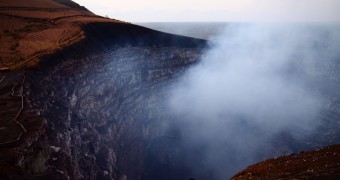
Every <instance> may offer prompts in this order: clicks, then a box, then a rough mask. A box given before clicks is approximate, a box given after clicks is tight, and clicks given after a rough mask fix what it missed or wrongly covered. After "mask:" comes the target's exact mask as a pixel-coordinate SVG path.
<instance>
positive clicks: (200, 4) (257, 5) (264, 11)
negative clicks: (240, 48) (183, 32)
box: [74, 0, 340, 22]
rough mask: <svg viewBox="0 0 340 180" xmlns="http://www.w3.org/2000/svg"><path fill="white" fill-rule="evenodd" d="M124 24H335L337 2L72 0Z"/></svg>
mask: <svg viewBox="0 0 340 180" xmlns="http://www.w3.org/2000/svg"><path fill="white" fill-rule="evenodd" d="M74 1H75V2H77V3H79V4H81V5H83V6H85V7H86V8H88V9H89V10H91V11H92V12H94V13H96V14H98V15H101V16H109V17H110V18H114V19H119V20H123V21H128V22H235V21H236V22H259V21H260V22H306V21H307V22H334V21H336V22H339V21H340V0H181V1H178V0H177V1H175V0H143V1H141V0H124V1H122V0H74Z"/></svg>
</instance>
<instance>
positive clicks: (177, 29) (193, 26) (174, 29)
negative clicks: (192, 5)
mask: <svg viewBox="0 0 340 180" xmlns="http://www.w3.org/2000/svg"><path fill="white" fill-rule="evenodd" d="M137 24H138V25H141V26H144V27H148V28H151V29H155V30H158V31H163V32H167V33H171V34H178V35H183V36H189V37H194V38H199V39H209V38H213V37H214V36H216V35H217V34H219V33H221V32H222V31H223V30H224V29H225V28H226V27H228V26H231V25H235V24H238V23H233V24H231V23H227V22H152V23H137Z"/></svg>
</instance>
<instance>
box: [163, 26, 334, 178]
mask: <svg viewBox="0 0 340 180" xmlns="http://www.w3.org/2000/svg"><path fill="white" fill-rule="evenodd" d="M320 27H322V28H320ZM214 39H217V41H216V42H213V43H212V48H211V49H210V50H209V51H208V52H207V53H206V54H205V55H204V56H203V57H202V59H201V61H200V62H199V63H198V64H196V65H195V66H193V67H192V68H191V69H189V70H188V71H187V72H186V73H185V74H184V76H183V77H182V78H181V79H180V80H179V81H178V82H177V83H176V84H174V85H173V87H172V89H171V92H170V95H169V99H168V104H169V107H170V108H169V109H170V110H171V112H172V113H173V114H174V116H176V117H177V119H179V123H180V124H181V125H180V126H181V128H182V131H183V136H184V139H185V140H184V142H183V144H185V145H184V146H186V147H188V148H189V149H190V148H192V149H197V148H204V149H205V150H202V152H204V153H202V154H200V156H199V158H200V159H199V160H196V161H195V162H191V163H196V164H195V166H197V167H198V168H197V170H196V173H197V172H199V171H204V168H206V167H209V168H211V169H212V171H213V172H214V173H213V174H214V176H216V177H215V178H216V179H220V178H226V177H227V176H230V175H232V174H230V173H235V172H236V171H239V170H241V169H242V168H245V166H246V165H250V164H249V163H254V162H255V161H258V160H260V157H258V154H259V153H260V154H261V151H268V152H269V151H270V150H271V147H270V146H271V142H272V141H273V139H272V138H273V137H275V136H276V135H278V134H279V133H281V132H288V133H290V134H293V135H296V136H299V137H305V136H308V135H309V134H310V133H311V132H313V129H315V127H317V126H318V124H319V123H320V122H319V121H318V119H317V114H318V113H319V111H320V106H321V104H322V97H321V96H320V95H319V94H318V93H317V91H316V89H317V88H315V87H316V86H318V85H317V84H315V83H314V81H313V78H314V77H317V76H319V75H320V73H322V72H321V71H326V70H327V64H328V62H329V61H332V60H334V58H336V54H337V52H339V42H340V41H339V40H340V38H339V33H337V32H336V31H332V30H331V28H328V25H325V24H324V25H322V26H319V25H316V24H308V25H302V24H289V25H288V24H235V25H234V26H228V28H227V29H225V31H224V33H223V34H222V35H219V36H218V37H217V38H214ZM320 69H322V70H320ZM194 151H195V150H193V152H194ZM263 153H264V154H265V153H267V152H263ZM271 153H273V152H271ZM226 156H228V157H227V158H224V157H226ZM227 161H229V162H227ZM199 164H200V165H199ZM216 174H218V175H216Z"/></svg>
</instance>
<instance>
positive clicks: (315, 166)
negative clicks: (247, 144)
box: [232, 144, 340, 180]
mask: <svg viewBox="0 0 340 180" xmlns="http://www.w3.org/2000/svg"><path fill="white" fill-rule="evenodd" d="M232 179H234V180H236V179H340V144H338V145H333V146H330V147H326V148H323V149H318V150H314V151H311V152H301V153H300V154H297V155H295V154H293V155H289V156H283V157H279V158H274V159H270V160H266V161H263V162H260V163H257V164H255V165H252V166H249V167H248V168H247V169H245V170H243V171H241V172H239V173H238V174H236V175H235V176H234V177H233V178H232Z"/></svg>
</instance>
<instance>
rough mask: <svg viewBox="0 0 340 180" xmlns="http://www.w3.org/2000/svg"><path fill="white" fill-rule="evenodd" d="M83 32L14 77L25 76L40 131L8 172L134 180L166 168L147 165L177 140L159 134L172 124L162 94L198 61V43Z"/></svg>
mask: <svg viewBox="0 0 340 180" xmlns="http://www.w3.org/2000/svg"><path fill="white" fill-rule="evenodd" d="M84 29H86V30H85V32H87V34H86V36H87V38H86V40H85V41H83V42H81V43H78V44H75V45H73V46H71V47H69V48H66V49H63V50H62V51H60V52H57V53H55V54H54V55H50V56H48V57H47V56H46V57H45V58H44V59H45V60H44V61H42V62H41V64H40V65H39V66H37V67H35V68H33V69H30V70H25V71H23V72H20V73H19V74H23V75H25V77H26V80H25V82H24V83H21V85H24V87H25V88H24V89H23V91H24V93H25V95H26V96H27V97H28V99H29V101H30V102H31V103H32V105H33V107H34V108H36V109H40V110H41V111H42V112H43V116H44V117H45V118H46V119H47V125H46V127H44V128H43V131H42V133H40V134H38V135H36V136H35V137H36V139H35V141H34V143H32V145H31V146H33V149H32V148H31V149H32V150H31V151H32V153H34V154H35V155H34V156H24V157H22V156H18V157H21V158H22V160H21V162H22V164H16V163H14V162H13V163H11V167H13V170H8V171H6V172H8V174H13V172H16V171H18V172H20V173H19V174H21V175H22V176H25V177H28V178H29V177H32V178H33V177H34V178H37V177H41V178H51V177H55V178H56V179H126V178H128V179H139V178H141V177H142V176H145V175H143V174H145V173H144V172H146V171H147V169H148V168H149V169H153V168H156V167H157V166H158V165H159V164H163V166H167V164H169V163H168V162H167V161H161V162H157V163H156V164H153V165H151V166H150V164H148V162H149V159H150V155H151V156H153V154H155V149H154V148H160V147H161V148H160V151H163V150H166V149H167V147H170V148H172V147H173V146H169V145H171V144H173V143H174V142H176V138H172V137H170V138H169V137H168V136H167V132H164V129H167V128H164V127H165V126H171V120H170V119H169V116H165V115H164V113H163V108H164V107H163V106H164V104H163V103H161V102H162V99H163V97H164V93H163V91H162V88H163V87H164V85H165V84H168V83H169V82H171V80H172V79H173V78H175V77H176V76H178V75H179V74H180V72H181V71H182V70H183V69H184V68H186V66H188V65H190V64H193V63H195V62H196V61H197V60H198V59H199V56H200V54H201V53H202V52H203V47H204V46H205V42H204V41H201V40H195V39H189V38H185V37H180V36H170V35H168V34H163V33H159V32H156V31H152V30H149V29H144V28H142V27H139V26H134V25H126V27H125V26H124V25H116V24H106V23H103V24H91V25H88V26H86V27H84ZM17 74H18V73H17ZM8 76H10V75H9V74H8ZM12 76H14V75H12ZM173 136H174V137H176V134H173ZM163 140H165V141H164V143H163V144H161V145H159V144H158V142H159V141H163ZM155 144H157V145H156V146H155ZM35 146H37V147H35ZM15 148H19V149H21V147H18V146H16V147H15ZM34 148H35V149H34ZM5 149H7V147H5ZM36 149H40V150H36ZM170 151H171V150H170ZM160 153H161V154H162V153H163V152H160ZM163 154H164V153H163ZM165 154H169V153H166V152H165ZM161 156H162V155H161ZM161 158H162V157H157V158H156V159H157V161H158V159H161ZM6 163H7V162H6ZM2 166H5V164H2ZM15 174H17V173H15ZM5 177H8V176H5Z"/></svg>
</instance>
